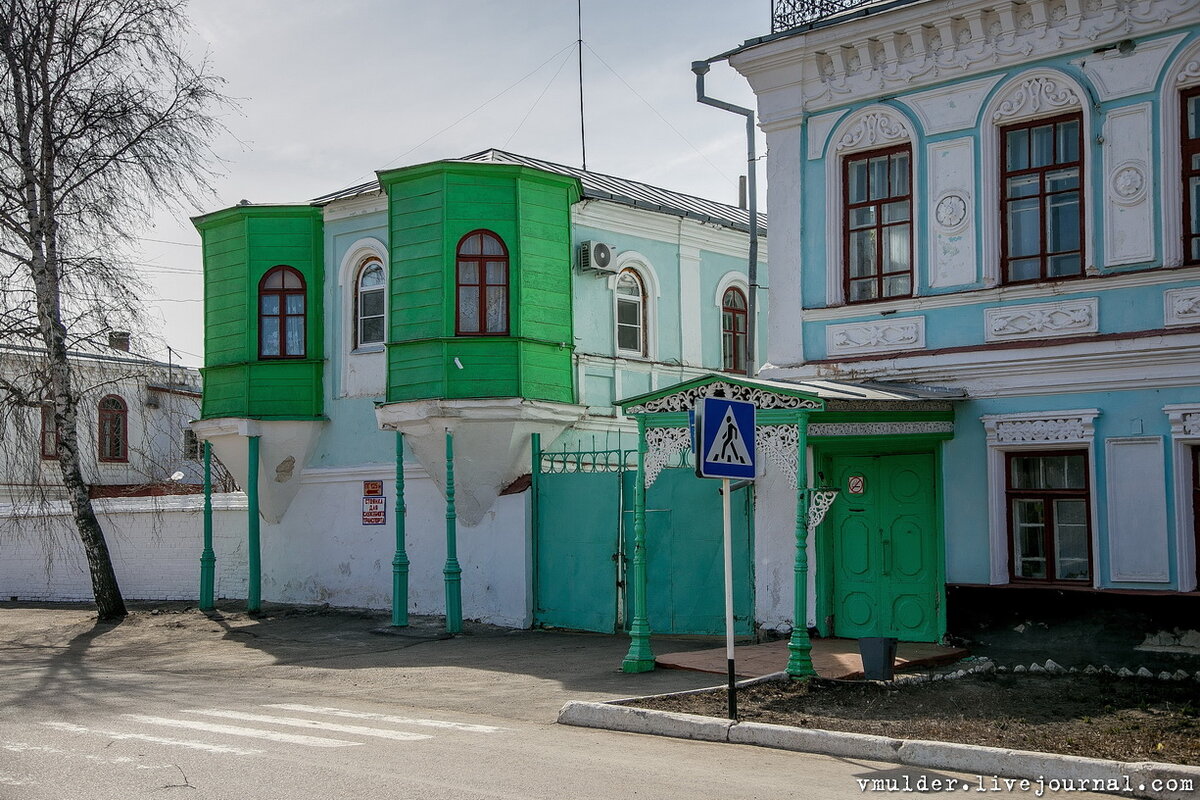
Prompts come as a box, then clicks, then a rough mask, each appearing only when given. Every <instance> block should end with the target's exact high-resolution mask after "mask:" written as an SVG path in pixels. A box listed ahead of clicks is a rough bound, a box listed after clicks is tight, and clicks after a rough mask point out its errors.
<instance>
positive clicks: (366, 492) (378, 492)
mask: <svg viewBox="0 0 1200 800" xmlns="http://www.w3.org/2000/svg"><path fill="white" fill-rule="evenodd" d="M363 497H383V481H363Z"/></svg>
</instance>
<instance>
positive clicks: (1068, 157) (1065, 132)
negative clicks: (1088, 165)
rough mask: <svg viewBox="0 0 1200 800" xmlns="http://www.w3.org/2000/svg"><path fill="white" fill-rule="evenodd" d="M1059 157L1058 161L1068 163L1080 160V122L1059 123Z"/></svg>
mask: <svg viewBox="0 0 1200 800" xmlns="http://www.w3.org/2000/svg"><path fill="white" fill-rule="evenodd" d="M1057 127H1058V159H1057V163H1059V164H1067V163H1070V162H1072V161H1078V160H1079V122H1078V121H1077V120H1071V121H1070V122H1060V123H1058V126H1057Z"/></svg>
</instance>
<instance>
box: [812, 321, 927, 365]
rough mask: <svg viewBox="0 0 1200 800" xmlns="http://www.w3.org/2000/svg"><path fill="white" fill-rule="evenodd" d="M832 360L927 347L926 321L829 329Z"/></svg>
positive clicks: (847, 325)
mask: <svg viewBox="0 0 1200 800" xmlns="http://www.w3.org/2000/svg"><path fill="white" fill-rule="evenodd" d="M825 339H826V348H827V350H828V355H829V357H830V358H836V357H838V356H848V355H859V354H866V353H886V352H890V351H893V350H921V349H923V348H924V347H925V317H901V318H900V319H895V320H888V321H885V322H851V323H847V324H844V325H830V326H828V327H827V328H825Z"/></svg>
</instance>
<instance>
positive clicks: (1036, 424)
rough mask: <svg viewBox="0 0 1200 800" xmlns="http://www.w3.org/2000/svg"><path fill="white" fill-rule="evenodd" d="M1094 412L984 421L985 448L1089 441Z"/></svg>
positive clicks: (1024, 415) (1044, 414) (1070, 412)
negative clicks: (986, 443)
mask: <svg viewBox="0 0 1200 800" xmlns="http://www.w3.org/2000/svg"><path fill="white" fill-rule="evenodd" d="M1099 413H1100V412H1099V411H1097V410H1096V409H1087V410H1083V411H1059V412H1053V411H1050V412H1046V413H1031V414H1004V415H996V416H985V417H983V418H982V419H983V427H984V430H985V431H987V438H988V444H989V445H992V446H995V445H1003V444H1039V443H1041V444H1052V443H1063V442H1067V443H1079V444H1086V443H1088V442H1090V441H1091V439H1092V436H1093V435H1094V433H1095V425H1094V424H1093V420H1095V418H1096V417H1097V416H1099Z"/></svg>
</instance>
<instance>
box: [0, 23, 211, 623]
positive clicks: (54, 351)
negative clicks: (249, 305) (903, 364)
mask: <svg viewBox="0 0 1200 800" xmlns="http://www.w3.org/2000/svg"><path fill="white" fill-rule="evenodd" d="M186 32H187V20H186V17H185V15H184V2H182V0H0V258H2V260H3V262H5V263H4V265H3V266H2V267H0V338H2V339H7V340H10V341H16V342H24V343H25V344H30V343H33V344H36V345H38V346H39V347H40V349H43V350H44V351H45V362H44V364H45V366H44V370H42V371H40V375H39V377H37V379H36V380H33V381H30V382H25V383H23V384H22V385H18V384H17V383H15V382H13V381H11V380H0V394H5V395H6V399H7V400H8V401H9V402H12V403H16V404H20V405H24V406H27V407H35V406H40V405H52V407H53V414H54V421H55V424H56V425H57V428H58V444H57V455H58V459H57V464H58V468H59V470H60V471H61V473H62V481H63V485H64V488H65V492H66V495H67V498H68V501H69V503H70V508H71V513H72V517H73V520H74V524H75V528H76V530H77V531H78V534H79V538H80V540H81V541H82V543H83V549H84V552H85V553H86V555H87V561H88V566H89V569H90V573H91V580H92V588H93V591H94V594H95V599H96V606H97V610H98V613H99V617H100V619H103V620H116V619H120V618H122V617H124V616H125V614H126V610H125V603H124V600H123V599H122V597H121V591H120V588H119V587H118V585H117V580H116V576H115V574H114V572H113V567H112V562H111V559H110V557H109V552H108V546H107V544H106V542H105V539H104V533H103V531H102V530H101V528H100V524H99V522H98V520H97V518H96V513H95V510H94V509H93V507H92V503H91V500H90V499H89V493H88V485H87V483H86V481H85V478H84V475H83V471H82V469H81V459H80V419H79V417H80V414H79V411H80V402H79V401H80V396H81V389H80V387H79V386H78V384H79V380H78V377H77V376H76V375H74V374H73V372H72V362H71V360H70V359H69V358H68V353H69V351H71V350H72V349H73V348H78V347H81V346H85V345H87V344H88V343H92V344H95V345H102V344H103V343H104V342H106V340H107V335H108V332H109V331H110V330H112V329H114V327H115V326H117V325H120V326H121V329H123V330H129V329H130V327H128V326H129V325H130V323H131V322H132V321H133V320H134V319H135V318H136V317H137V311H138V302H137V298H138V296H139V293H140V285H139V283H138V282H137V280H136V279H135V278H134V277H133V275H134V273H133V272H132V271H131V270H130V269H129V268H128V265H127V264H126V262H125V261H124V260H123V259H122V258H121V254H122V253H123V252H124V251H125V246H127V245H128V244H129V243H130V241H131V240H132V238H133V237H134V235H135V234H136V233H137V232H138V231H139V230H140V229H141V228H142V227H144V225H145V224H147V223H148V221H149V214H150V211H151V209H152V208H153V207H154V206H155V205H156V204H160V203H163V202H167V203H173V204H177V205H179V206H181V207H182V206H184V205H186V204H195V201H196V200H197V199H198V196H199V194H200V193H202V192H204V191H205V190H206V189H207V187H208V180H209V178H210V177H211V175H212V173H211V166H210V165H211V164H212V158H211V152H210V150H209V146H208V142H209V141H210V140H211V138H212V136H213V135H214V134H215V133H216V132H217V131H218V129H219V123H218V121H217V119H216V117H215V116H214V114H215V110H216V109H218V108H219V107H220V106H221V105H222V104H223V103H224V102H225V98H224V97H223V96H222V95H221V92H220V89H221V86H220V80H219V79H218V78H217V77H215V76H214V75H213V74H211V72H210V71H209V67H208V65H207V63H206V62H204V61H200V62H198V63H193V62H192V61H190V60H189V58H188V57H187V55H186V49H185V47H184V41H183V37H184V36H185V34H186ZM0 374H2V371H0ZM29 446H31V447H32V446H36V445H35V443H33V442H31V443H30V445H29Z"/></svg>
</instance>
